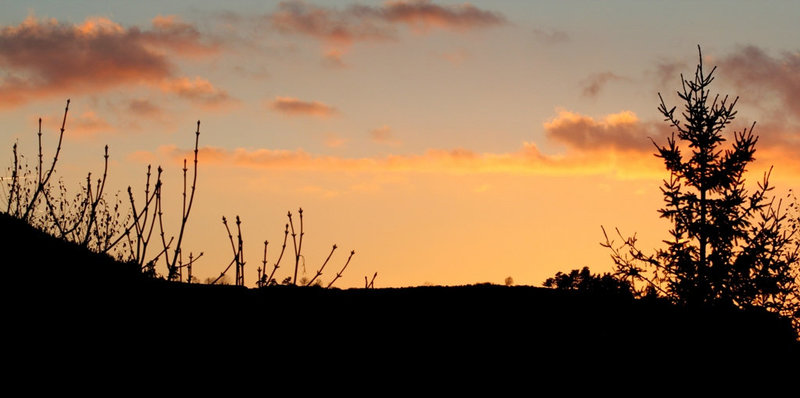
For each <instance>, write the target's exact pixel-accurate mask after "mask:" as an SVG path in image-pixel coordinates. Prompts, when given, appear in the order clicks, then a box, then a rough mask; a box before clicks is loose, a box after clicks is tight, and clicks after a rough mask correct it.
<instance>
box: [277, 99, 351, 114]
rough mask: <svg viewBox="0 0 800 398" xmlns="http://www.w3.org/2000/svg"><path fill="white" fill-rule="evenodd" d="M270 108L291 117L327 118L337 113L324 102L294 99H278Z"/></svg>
mask: <svg viewBox="0 0 800 398" xmlns="http://www.w3.org/2000/svg"><path fill="white" fill-rule="evenodd" d="M270 107H271V108H272V109H274V110H276V111H278V112H281V113H284V114H287V115H290V116H303V115H307V116H318V117H327V116H331V115H333V114H335V113H336V109H335V108H333V107H330V106H328V105H325V104H323V103H322V102H317V101H301V100H299V99H297V98H292V97H276V98H275V100H274V101H272V103H270Z"/></svg>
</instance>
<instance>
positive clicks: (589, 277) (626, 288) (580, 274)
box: [544, 267, 633, 297]
mask: <svg viewBox="0 0 800 398" xmlns="http://www.w3.org/2000/svg"><path fill="white" fill-rule="evenodd" d="M544 286H545V287H550V288H555V289H558V290H574V291H580V292H585V293H590V294H609V295H621V296H628V297H633V291H632V289H631V285H630V283H628V281H625V280H621V279H618V278H616V277H614V275H611V274H610V273H605V274H602V275H599V274H592V273H591V272H590V271H589V267H583V268H582V269H581V270H580V271H579V270H577V269H574V270H572V271H570V272H569V273H568V274H565V273H563V272H557V273H556V275H555V276H554V277H552V278H547V280H545V281H544Z"/></svg>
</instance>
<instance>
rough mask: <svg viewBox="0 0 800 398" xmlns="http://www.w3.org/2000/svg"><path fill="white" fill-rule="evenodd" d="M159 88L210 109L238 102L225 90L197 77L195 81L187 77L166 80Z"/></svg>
mask: <svg viewBox="0 0 800 398" xmlns="http://www.w3.org/2000/svg"><path fill="white" fill-rule="evenodd" d="M159 87H160V88H161V89H162V90H163V91H165V92H169V93H174V94H176V95H178V96H179V97H181V98H185V99H187V100H189V101H192V102H194V103H197V104H200V105H203V106H205V107H209V108H216V107H220V106H223V105H229V104H232V103H235V102H236V101H235V100H234V99H233V98H231V96H230V95H228V93H227V92H226V91H225V90H221V89H218V88H216V87H214V85H213V84H211V82H209V81H208V80H206V79H203V78H202V77H195V78H194V80H192V79H189V78H186V77H180V78H175V79H169V80H164V81H163V82H161V83H160V84H159Z"/></svg>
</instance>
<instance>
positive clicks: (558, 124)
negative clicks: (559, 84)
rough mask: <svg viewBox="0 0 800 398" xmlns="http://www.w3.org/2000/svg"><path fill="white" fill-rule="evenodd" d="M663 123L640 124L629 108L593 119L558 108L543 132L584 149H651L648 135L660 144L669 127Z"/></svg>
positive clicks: (564, 142)
mask: <svg viewBox="0 0 800 398" xmlns="http://www.w3.org/2000/svg"><path fill="white" fill-rule="evenodd" d="M664 126H666V125H664ZM664 126H661V125H656V124H654V123H642V122H641V121H640V120H639V118H638V117H637V116H636V114H635V113H633V112H631V111H622V112H620V113H615V114H611V115H607V116H606V117H604V118H602V119H600V120H595V119H594V118H592V117H589V116H584V115H581V114H578V113H574V112H570V111H567V110H563V109H561V110H559V111H558V114H557V115H556V117H554V118H552V119H550V120H548V121H547V122H545V123H544V129H545V134H546V135H547V137H548V138H549V139H552V140H554V141H557V142H560V143H562V144H564V145H566V146H567V147H568V148H570V149H574V150H579V151H584V152H596V151H604V150H610V149H613V150H620V151H634V152H653V149H654V147H653V144H652V142H651V141H650V138H652V139H653V140H655V141H656V142H657V143H658V142H661V143H663V140H662V138H663V137H666V135H667V134H669V129H668V126H666V127H664Z"/></svg>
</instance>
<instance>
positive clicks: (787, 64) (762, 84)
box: [718, 46, 800, 117]
mask: <svg viewBox="0 0 800 398" xmlns="http://www.w3.org/2000/svg"><path fill="white" fill-rule="evenodd" d="M718 65H719V74H722V75H724V76H726V80H729V81H731V82H732V83H733V84H734V85H735V86H736V87H737V88H738V89H740V90H741V91H743V92H746V93H747V97H743V98H742V100H744V101H758V102H763V101H764V100H765V99H768V97H769V98H777V99H778V100H779V101H780V103H779V104H778V106H779V107H780V108H781V111H783V112H787V113H789V114H791V115H794V116H795V117H800V51H794V52H784V53H783V54H781V55H780V56H777V57H775V56H771V55H769V54H767V53H766V52H765V51H764V50H763V49H761V48H759V47H756V46H746V47H741V48H739V49H737V50H736V51H734V52H733V53H731V54H728V55H726V56H723V57H721V58H720V59H719V62H718Z"/></svg>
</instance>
